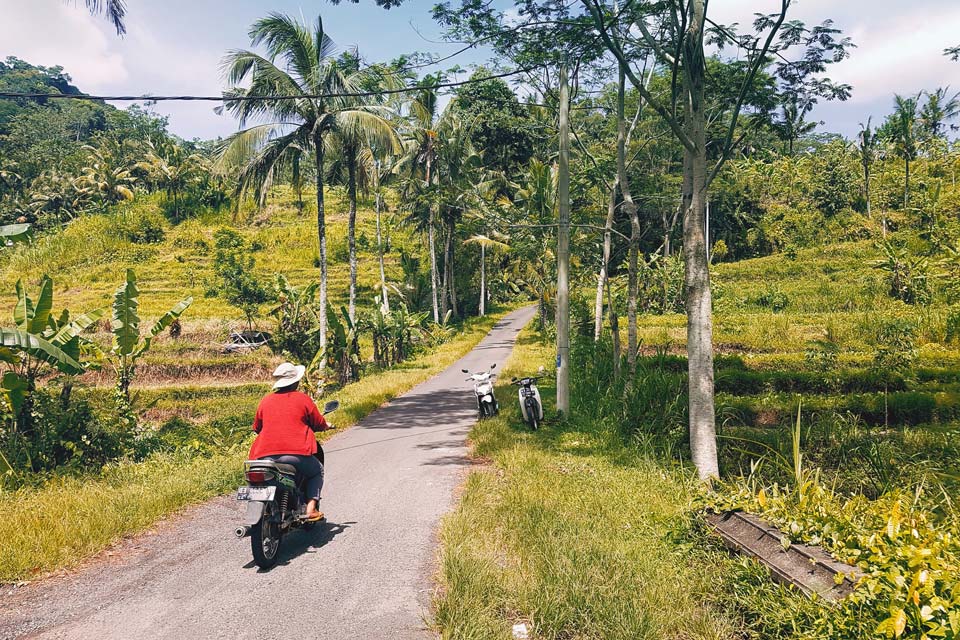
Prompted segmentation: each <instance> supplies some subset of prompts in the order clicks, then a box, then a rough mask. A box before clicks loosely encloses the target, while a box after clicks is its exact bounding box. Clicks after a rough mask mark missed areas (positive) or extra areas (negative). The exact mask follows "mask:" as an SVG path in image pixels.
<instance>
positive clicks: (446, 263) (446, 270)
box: [440, 225, 450, 318]
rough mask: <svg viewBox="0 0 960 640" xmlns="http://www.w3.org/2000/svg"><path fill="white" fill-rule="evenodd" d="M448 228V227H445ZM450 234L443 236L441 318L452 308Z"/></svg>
mask: <svg viewBox="0 0 960 640" xmlns="http://www.w3.org/2000/svg"><path fill="white" fill-rule="evenodd" d="M444 226H446V225H444ZM449 255H450V234H448V233H444V234H443V282H441V284H440V317H441V318H446V317H447V310H448V309H449V308H450V306H449V300H450V295H449V291H450V258H449Z"/></svg>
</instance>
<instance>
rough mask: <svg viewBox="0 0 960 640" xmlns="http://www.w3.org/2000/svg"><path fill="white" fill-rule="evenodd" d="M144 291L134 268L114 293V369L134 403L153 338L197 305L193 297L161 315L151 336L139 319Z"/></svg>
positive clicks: (126, 398) (121, 389) (120, 388)
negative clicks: (136, 380) (139, 370)
mask: <svg viewBox="0 0 960 640" xmlns="http://www.w3.org/2000/svg"><path fill="white" fill-rule="evenodd" d="M139 295H140V291H139V290H138V289H137V276H136V274H134V272H133V269H127V277H126V280H124V282H123V284H121V285H120V286H119V287H117V290H116V292H115V293H114V294H113V314H112V319H111V323H110V327H111V330H112V332H113V347H112V348H111V349H110V353H111V355H113V357H114V359H115V360H114V363H113V367H114V370H115V371H116V374H117V391H118V392H119V393H120V395H121V396H122V398H123V400H124V401H125V402H127V403H129V402H130V383H131V382H132V381H133V376H134V373H135V372H136V367H137V361H138V360H139V359H140V356H142V355H143V354H144V353H146V352H147V351H149V350H150V346H151V345H152V344H153V339H154V338H155V337H157V335H159V334H160V333H161V332H162V331H163V330H164V329H166V328H167V327H169V326H170V325H171V324H172V323H173V321H174V320H176V319H177V318H179V317H180V316H181V315H182V314H183V312H184V311H186V310H187V307H189V306H190V305H191V304H193V297H192V296H187V297H186V298H184V299H183V300H181V301H180V302H178V303H177V304H176V305H174V306H173V307H172V308H171V309H170V310H169V311H167V312H166V313H165V314H163V315H162V316H160V319H159V320H157V321H156V322H155V323H154V324H153V326H152V327H151V328H150V331H149V332H148V335H146V336H143V337H141V335H140V316H138V315H137V314H138V312H139V307H140V302H139Z"/></svg>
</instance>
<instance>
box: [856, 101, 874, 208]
mask: <svg viewBox="0 0 960 640" xmlns="http://www.w3.org/2000/svg"><path fill="white" fill-rule="evenodd" d="M871 120H872V118H867V124H866V125H864V124H863V123H861V124H860V133H858V134H857V151H858V152H859V153H860V165H861V166H862V167H863V195H864V198H865V199H866V201H867V217H868V218H869V217H871V216H870V168H871V167H872V166H873V161H874V158H875V157H876V155H877V132H876V131H874V130H873V129H872V128H871V127H870V121H871Z"/></svg>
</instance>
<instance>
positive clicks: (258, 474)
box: [246, 469, 273, 484]
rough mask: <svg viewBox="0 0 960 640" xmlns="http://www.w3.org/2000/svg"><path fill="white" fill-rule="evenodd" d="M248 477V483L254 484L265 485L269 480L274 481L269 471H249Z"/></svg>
mask: <svg viewBox="0 0 960 640" xmlns="http://www.w3.org/2000/svg"><path fill="white" fill-rule="evenodd" d="M246 476H247V482H252V483H254V484H256V483H263V482H266V481H268V480H273V474H272V473H270V472H269V471H261V470H259V469H257V470H253V471H247V473H246Z"/></svg>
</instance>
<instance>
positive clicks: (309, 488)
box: [267, 455, 323, 500]
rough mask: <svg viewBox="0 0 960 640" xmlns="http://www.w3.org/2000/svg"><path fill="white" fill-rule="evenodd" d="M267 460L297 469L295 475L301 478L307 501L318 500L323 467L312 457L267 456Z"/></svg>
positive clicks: (321, 484)
mask: <svg viewBox="0 0 960 640" xmlns="http://www.w3.org/2000/svg"><path fill="white" fill-rule="evenodd" d="M267 459H268V460H273V461H274V462H279V463H281V464H289V465H292V466H294V467H296V468H297V474H298V475H299V476H300V477H301V478H303V480H304V486H305V487H306V489H305V491H304V493H305V495H306V499H307V500H320V490H321V489H322V488H323V465H322V464H320V461H319V460H317V459H316V458H315V457H314V456H295V455H282V456H267Z"/></svg>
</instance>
